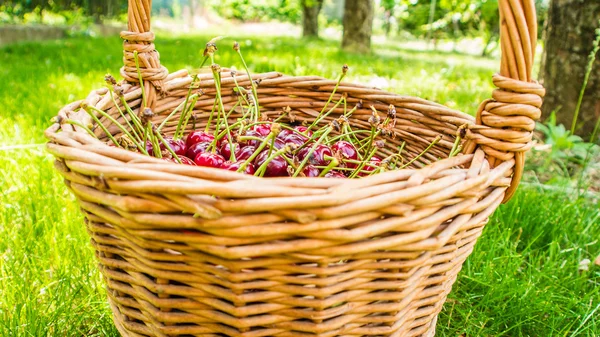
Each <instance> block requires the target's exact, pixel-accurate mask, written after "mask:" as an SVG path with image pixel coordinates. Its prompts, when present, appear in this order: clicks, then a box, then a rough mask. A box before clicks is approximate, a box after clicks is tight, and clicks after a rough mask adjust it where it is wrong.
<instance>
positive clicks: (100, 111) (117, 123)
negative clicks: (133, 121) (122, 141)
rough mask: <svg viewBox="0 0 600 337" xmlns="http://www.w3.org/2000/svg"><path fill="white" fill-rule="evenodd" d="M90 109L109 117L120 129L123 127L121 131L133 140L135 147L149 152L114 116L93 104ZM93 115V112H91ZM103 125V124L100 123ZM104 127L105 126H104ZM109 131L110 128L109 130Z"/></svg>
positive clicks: (143, 151)
mask: <svg viewBox="0 0 600 337" xmlns="http://www.w3.org/2000/svg"><path fill="white" fill-rule="evenodd" d="M88 107H89V108H90V109H92V110H94V111H96V112H97V113H99V114H101V115H102V116H103V117H104V118H106V119H108V120H109V121H110V122H111V123H113V124H114V125H115V126H117V127H118V128H119V129H121V131H122V132H123V133H124V134H125V135H126V136H127V137H128V138H129V139H131V141H132V142H133V143H134V144H135V147H137V148H138V150H140V152H142V153H144V154H147V152H146V149H144V148H143V147H141V146H140V144H139V143H138V142H136V141H135V139H134V138H133V136H132V135H131V134H130V133H129V131H127V130H126V129H125V128H124V127H123V125H121V123H119V122H117V121H116V120H115V119H114V118H112V117H111V116H110V115H109V114H107V113H106V112H104V111H102V110H100V109H98V108H96V107H93V106H88ZM90 115H93V114H90ZM100 125H102V124H100ZM103 129H104V128H103ZM107 131H108V130H107Z"/></svg>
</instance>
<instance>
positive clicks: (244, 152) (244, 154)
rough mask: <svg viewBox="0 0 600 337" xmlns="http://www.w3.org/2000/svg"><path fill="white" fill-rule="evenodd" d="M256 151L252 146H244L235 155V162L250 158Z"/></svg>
mask: <svg viewBox="0 0 600 337" xmlns="http://www.w3.org/2000/svg"><path fill="white" fill-rule="evenodd" d="M254 151H256V147H254V146H244V147H242V148H241V149H240V152H239V153H238V154H236V159H237V160H246V159H248V158H250V156H252V154H253V153H254Z"/></svg>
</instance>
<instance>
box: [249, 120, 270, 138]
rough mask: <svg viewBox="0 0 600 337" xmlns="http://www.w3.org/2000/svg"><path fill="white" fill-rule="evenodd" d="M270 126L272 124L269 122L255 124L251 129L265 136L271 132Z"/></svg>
mask: <svg viewBox="0 0 600 337" xmlns="http://www.w3.org/2000/svg"><path fill="white" fill-rule="evenodd" d="M271 126H273V124H271V123H264V124H256V125H254V126H253V127H252V130H254V131H256V132H258V133H259V134H260V135H262V136H265V137H266V136H268V135H269V133H271Z"/></svg>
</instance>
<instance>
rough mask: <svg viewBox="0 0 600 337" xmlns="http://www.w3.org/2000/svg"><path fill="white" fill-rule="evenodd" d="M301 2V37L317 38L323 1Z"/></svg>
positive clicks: (303, 0) (305, 0)
mask: <svg viewBox="0 0 600 337" xmlns="http://www.w3.org/2000/svg"><path fill="white" fill-rule="evenodd" d="M301 1H302V36H304V37H309V36H310V37H318V36H319V13H320V12H321V8H322V7H323V0H301Z"/></svg>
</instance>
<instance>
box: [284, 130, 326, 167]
mask: <svg viewBox="0 0 600 337" xmlns="http://www.w3.org/2000/svg"><path fill="white" fill-rule="evenodd" d="M331 130H333V128H332V127H331V126H329V127H327V128H326V130H325V131H324V132H323V134H322V135H321V137H320V138H319V140H317V141H316V142H315V144H314V145H313V146H312V147H311V149H310V151H309V152H308V154H307V155H306V157H304V159H303V160H302V162H301V163H300V165H299V166H298V168H297V169H296V171H294V174H293V175H292V177H297V176H298V174H300V172H302V170H303V169H304V166H305V165H306V163H307V162H308V159H309V158H310V156H312V154H313V153H314V152H315V150H316V148H317V146H318V145H319V144H321V143H322V142H323V140H324V139H325V137H327V135H328V134H329V133H330V132H331ZM307 143H308V142H307ZM304 144H306V143H304Z"/></svg>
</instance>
